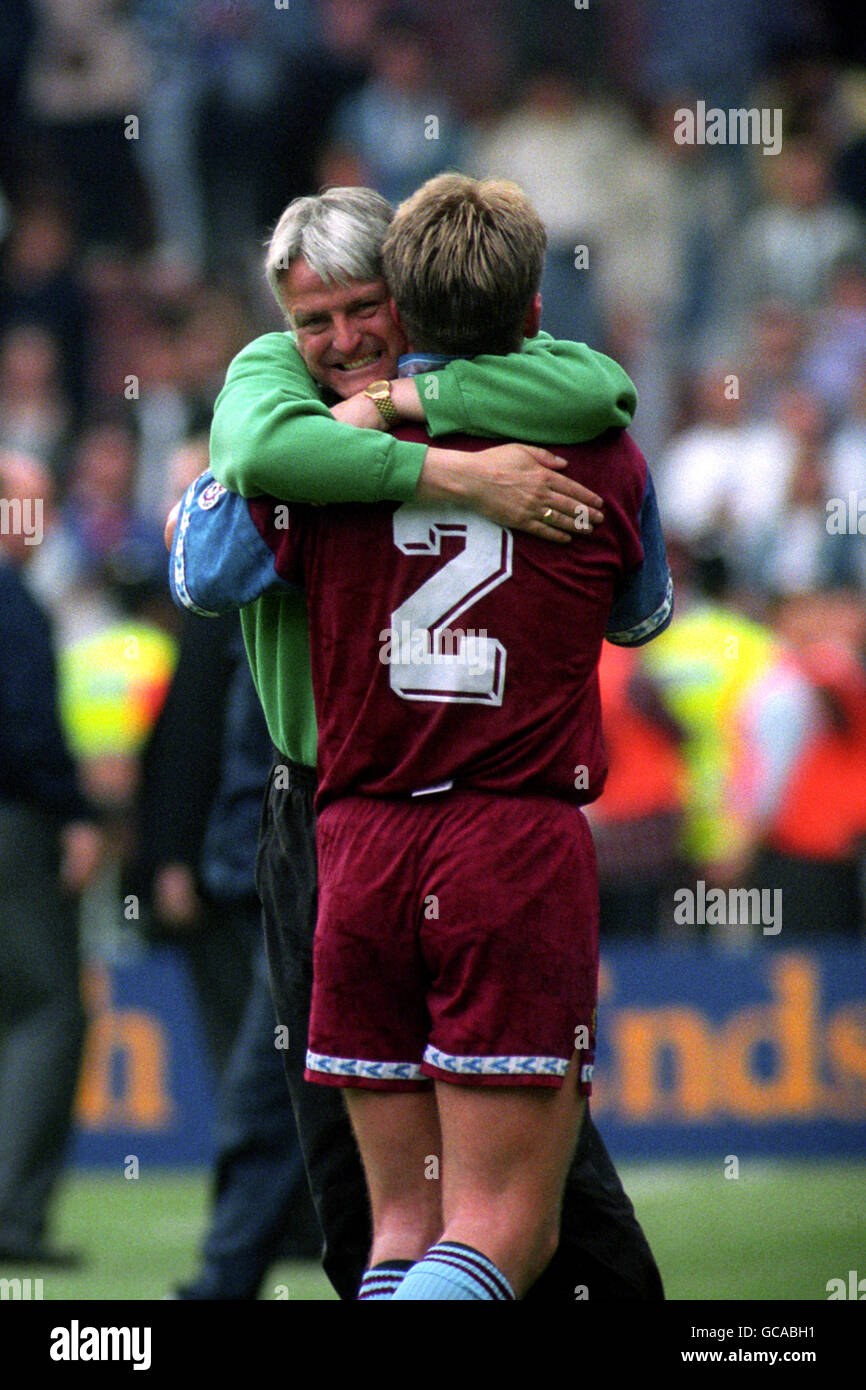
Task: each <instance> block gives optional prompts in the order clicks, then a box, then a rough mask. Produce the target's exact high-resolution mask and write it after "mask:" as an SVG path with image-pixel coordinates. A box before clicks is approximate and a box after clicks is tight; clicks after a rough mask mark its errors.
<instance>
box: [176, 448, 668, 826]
mask: <svg viewBox="0 0 866 1390" xmlns="http://www.w3.org/2000/svg"><path fill="white" fill-rule="evenodd" d="M399 434H400V435H401V437H403V438H404V439H414V440H418V441H419V442H426V441H427V436H426V435H425V434H424V433H423V431H421V430H420V429H415V428H414V427H405V428H403V429H401V430H400V431H399ZM449 443H452V444H453V446H454V447H455V448H462V449H467V450H468V449H480V448H483V447H488V446H489V440H483V441H482V440H470V439H459V438H454V439H453V440H450V441H449ZM558 452H559V453H560V454H561V455H562V456H563V457H565V458H566V459H567V460H568V468H567V473H568V475H569V476H571V477H573V478H575V479H576V480H577V481H579V482H581V483H583V484H585V485H586V486H587V487H590V488H592V489H593V490H594V491H595V492H597V493H598V494H599V495H600V496H601V497H602V498H603V499H604V516H605V519H604V522H603V523H602V525H600V526H598V527H596V528H595V530H593V531H576V534H575V536H574V538H573V539H572V542H571V544H570V545H568V546H558V545H554V544H552V543H550V542H548V541H543V540H539V539H537V538H535V537H533V536H529V535H526V534H524V533H522V532H512V531H509V530H507V529H506V528H504V527H501V526H498V525H496V524H495V523H494V522H492V521H489V520H487V519H485V518H483V517H480V516H478V515H476V514H474V513H470V512H468V511H466V510H464V509H462V508H459V507H456V506H453V505H450V504H434V505H422V504H416V503H414V502H407V503H402V504H398V503H376V504H371V505H358V504H352V505H348V506H336V505H332V506H327V507H308V506H302V505H301V506H296V505H290V504H287V503H281V502H277V501H276V500H275V499H272V498H262V497H259V498H255V499H247V500H245V499H242V498H238V497H236V496H235V495H234V494H232V493H227V492H226V491H225V489H223V488H221V487H220V485H219V484H216V483H214V482H213V480H212V479H209V478H208V475H204V476H203V478H202V479H199V480H198V481H197V483H196V484H194V485H193V487H192V488H191V489H189V490H188V493H187V495H186V497H185V499H184V504H183V507H182V510H181V516H180V521H179V525H178V528H177V533H176V536H175V545H174V549H173V562H172V587H173V591H174V593H175V596H176V598H177V599H178V601H179V602H181V603H184V604H185V605H186V606H187V607H191V608H193V609H195V610H197V611H203V612H211V613H214V612H221V611H225V610H226V608H230V607H235V606H238V604H241V603H245V602H249V601H251V600H252V599H254V598H256V597H258V596H260V595H261V594H262V593H264V592H268V591H271V590H273V589H275V588H276V589H278V588H280V587H283V588H287V587H293V586H302V587H303V589H304V590H305V591H306V595H307V601H308V607H309V614H310V651H311V659H312V673H313V687H314V692H315V698H316V714H317V720H318V725H319V775H320V785H319V797H318V806H319V809H321V808H322V807H323V806H324V805H326V804H327V803H328V802H329V801H332V800H334V799H335V798H337V797H341V796H346V795H354V794H363V795H369V796H423V795H429V794H435V793H436V792H437V791H441V790H445V789H447V788H450V787H456V788H461V787H472V788H475V789H480V790H489V791H496V792H501V793H508V794H519V793H521V792H529V791H532V792H546V793H550V794H553V795H555V796H558V797H565V798H567V799H569V800H572V801H575V802H578V803H585V802H589V801H592V800H594V799H595V797H597V796H598V795H599V793H600V791H601V789H602V786H603V784H604V777H605V773H606V759H605V753H604V747H603V743H602V738H601V710H600V702H599V688H598V677H597V667H598V660H599V654H600V650H601V643H602V641H603V640H604V638H605V636H607V638H608V640H611V641H615V642H619V643H621V644H624V645H638V644H640V643H642V642H644V641H647V640H649V639H650V638H651V637H652V636H654V635H655V634H656V633H657V632H660V631H662V630H663V628H664V627H666V626H667V624H668V622H669V621H670V617H671V612H672V586H671V581H670V575H669V572H668V566H667V561H666V557H665V552H664V544H663V541H662V538H661V528H660V524H659V519H658V513H657V509H656V503H655V494H654V491H653V486H652V481H651V478H650V476H649V473H648V470H647V466H646V463H645V461H644V459H643V456H642V454H641V453H640V451H639V449H638V448H637V446H636V445H635V444H634V442H633V441H632V440H631V439H630V437H629V436H628V435H627V434H626V433H625V432H622V431H610V432H608V434H606V435H603V436H601V437H600V438H599V439H597V440H595V441H592V442H591V443H587V444H581V445H575V446H572V447H569V448H566V449H562V448H561V449H559V450H558Z"/></svg>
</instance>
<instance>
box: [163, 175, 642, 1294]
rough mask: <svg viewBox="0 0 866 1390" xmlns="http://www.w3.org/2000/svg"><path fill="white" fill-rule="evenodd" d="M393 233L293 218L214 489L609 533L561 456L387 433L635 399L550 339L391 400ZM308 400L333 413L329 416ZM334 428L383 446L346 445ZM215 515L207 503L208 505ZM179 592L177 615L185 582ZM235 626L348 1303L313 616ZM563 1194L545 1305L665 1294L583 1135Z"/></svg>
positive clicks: (615, 1183) (422, 381) (280, 1006)
mask: <svg viewBox="0 0 866 1390" xmlns="http://www.w3.org/2000/svg"><path fill="white" fill-rule="evenodd" d="M390 218H391V212H390V209H389V208H388V207H387V205H386V204H383V203H382V201H381V200H380V199H378V198H377V197H376V195H374V194H370V193H368V192H366V191H365V190H332V191H331V192H330V193H327V194H325V195H323V196H322V197H321V198H318V199H302V200H299V201H298V202H297V203H295V204H292V205H291V206H290V208H289V209H287V211H286V213H285V214H284V216H283V218H282V219H281V221H280V224H279V225H278V227H277V229H276V231H275V233H274V237H273V238H272V242H271V246H270V249H269V253H268V260H267V269H268V275H269V279H270V282H271V285H272V288H273V289H274V291H275V293H276V294H277V297H278V299H279V300H280V302H281V303H282V304H283V306H284V307H285V309H286V310H287V312H288V313H289V316H290V323H291V324H292V326H293V328H294V330H295V338H294V341H292V340H291V339H287V338H286V335H281V334H273V335H266V337H265V338H263V339H259V340H258V341H257V343H254V344H252V345H251V346H250V347H249V348H247V349H245V350H244V352H243V353H241V354H240V356H239V357H238V358H237V359H236V360H235V362H234V363H233V364H232V367H231V368H230V370H229V375H228V378H227V381H226V386H225V388H224V390H223V392H222V394H221V396H220V398H219V400H218V402H217V407H216V412H215V419H214V428H213V434H212V465H213V470H214V473H215V475H216V476H217V478H218V479H219V480H220V481H221V482H222V483H224V484H227V485H228V486H230V487H233V488H234V489H236V490H237V491H240V492H242V493H245V494H247V495H251V494H253V495H254V494H255V493H257V492H267V493H271V494H273V495H275V496H276V497H281V498H284V499H286V500H287V501H311V502H317V503H323V502H338V501H360V502H372V501H380V500H387V499H391V500H394V501H408V500H410V499H415V500H426V501H438V500H446V499H453V500H461V501H463V502H464V504H467V505H469V506H471V507H474V508H475V509H476V510H478V511H480V512H483V513H485V514H486V515H488V516H489V517H491V518H492V519H493V520H495V521H498V522H499V523H500V524H504V525H508V526H511V527H517V528H522V529H525V530H527V531H529V532H530V533H532V534H535V535H536V536H539V537H542V538H546V539H548V540H550V541H560V542H562V543H566V542H567V541H568V539H569V537H573V536H574V534H575V523H576V522H577V523H578V525H584V524H586V523H587V522H589V523H590V524H593V523H595V522H597V521H599V520H600V519H601V516H600V512H599V510H598V509H599V506H600V499H599V498H598V496H597V495H596V494H593V493H591V492H587V491H586V490H583V489H580V488H579V486H578V485H577V484H575V483H574V482H572V481H571V480H569V479H566V478H563V477H561V476H560V475H559V473H558V472H556V471H553V468H551V469H548V468H546V467H544V466H543V465H544V464H545V463H547V464H551V465H553V466H554V468H555V467H556V466H557V461H556V460H555V459H554V458H553V456H551V455H548V454H545V453H541V452H539V451H535V450H531V449H523V448H522V446H504V447H503V446H500V447H499V448H495V449H491V450H487V451H482V452H481V453H477V452H470V451H459V452H456V453H454V452H452V453H451V455H450V456H449V453H448V451H442V450H440V449H438V448H436V447H435V446H434V447H428V446H427V445H426V444H416V443H407V442H404V441H401V440H397V439H393V438H392V437H391V436H390V435H389V434H388V433H387V432H386V431H387V429H388V427H390V426H391V425H392V424H393V423H395V422H396V421H397V420H398V419H401V418H407V419H411V418H415V419H420V418H422V417H423V414H424V410H423V409H422V405H423V407H424V408H425V409H426V424H427V429H428V432H429V433H430V434H431V435H435V434H443V433H450V432H453V431H455V430H467V431H472V432H473V433H475V434H477V433H482V432H483V433H490V434H498V435H500V436H506V437H514V436H522V437H524V438H533V439H537V440H541V441H548V442H552V441H554V440H561V441H566V442H576V441H579V440H584V439H588V438H592V437H595V436H596V435H598V434H600V433H601V432H603V431H604V430H605V429H607V428H608V427H610V426H613V425H620V426H622V425H625V424H627V423H628V422H629V420H630V417H631V410H632V408H633V404H634V397H633V393H632V390H631V387H630V383H628V380H627V378H625V377H624V375H623V374H622V373H621V371H620V369H619V368H618V367H616V365H615V364H613V363H611V362H610V361H609V359H606V358H603V357H601V356H600V355H599V354H594V353H591V352H590V351H589V350H588V349H586V348H584V347H579V346H577V345H573V344H553V343H551V341H550V340H549V339H545V338H544V337H543V336H541V337H539V338H537V339H529V340H527V341H526V342H525V343H524V344H523V345H522V351H519V352H515V353H513V354H511V355H509V356H506V357H499V358H496V359H492V358H490V359H483V360H479V361H475V362H473V361H460V362H454V363H451V364H450V365H448V366H447V367H445V368H444V370H441V371H437V372H435V373H425V374H424V375H422V376H420V377H416V378H415V379H414V380H407V381H401V382H399V383H394V382H392V383H390V385H388V384H387V381H388V379H389V378H390V377H391V376H392V375H393V373H394V371H395V367H396V357H397V354H399V352H400V351H401V350H402V348H403V346H404V340H403V338H402V335H401V334H400V331H399V329H398V328H397V326H396V324H395V322H394V320H393V318H392V317H391V315H390V311H389V308H388V297H387V289H386V287H385V284H384V281H383V279H382V270H381V244H382V240H383V238H384V235H385V232H386V231H387V227H388V224H389V222H390ZM317 388H324V390H325V391H326V392H329V393H330V395H331V397H333V396H337V397H339V398H340V400H339V402H338V403H335V404H333V405H332V407H331V409H330V412H329V408H328V406H327V404H325V402H324V401H323V400H322V399H321V396H320V395H319V394H318V393H317ZM365 392H366V394H364V393H365ZM329 413H330V415H331V416H334V417H336V418H337V420H338V421H340V420H343V421H352V422H354V423H358V424H366V425H369V426H371V427H373V429H375V430H376V432H375V433H373V432H371V431H357V432H350V431H349V430H347V429H345V428H340V426H339V425H338V424H335V423H334V420H333V419H329V418H328V416H329ZM217 500H218V494H214V493H213V492H211V493H210V495H209V496H207V497H203V498H202V499H201V505H204V506H210V505H212V504H213V503H215V502H216V501H217ZM581 539H582V538H581V537H579V536H578V537H576V543H577V544H580V543H581ZM176 578H177V579H178V580H179V582H178V583H177V589H178V592H179V593H180V594H181V596H182V597H183V590H184V584H183V575H182V572H181V573H180V574H179V576H178V575H176ZM187 598H188V599H189V595H187ZM190 601H191V600H190ZM243 622H244V630H245V636H246V640H247V647H248V652H249V655H250V659H251V664H252V667H253V671H254V675H255V678H256V683H257V686H258V689H259V693H260V695H261V697H262V701H263V704H264V707H265V712H266V715H267V717H268V722H269V726H270V729H271V735H272V737H273V739H274V741H275V743H276V745H277V747H278V749H279V750H280V752H281V753H282V754H283V756H284V757H285V759H286V763H285V764H278V766H277V768H276V769H275V770H274V773H273V774H272V777H271V782H270V787H269V792H268V797H267V801H266V806H265V812H264V818H263V825H262V840H261V846H260V855H259V887H260V891H261V894H262V898H263V903H264V907H265V923H266V932H267V937H268V949H269V955H270V960H271V968H272V979H273V984H274V993H275V1000H276V1005H277V1016H278V1018H279V1020H280V1022H282V1023H285V1024H287V1025H288V1027H289V1033H290V1048H289V1051H288V1054H287V1056H286V1066H287V1072H288V1076H289V1084H290V1089H291V1091H292V1097H293V1102H294V1105H295V1109H296V1114H297V1117H298V1124H299V1130H300V1134H301V1139H302V1143H303V1145H304V1148H305V1154H306V1158H307V1164H308V1170H309V1173H310V1179H311V1185H312V1188H313V1192H314V1197H315V1199H316V1204H317V1209H318V1211H319V1215H320V1218H321V1221H322V1224H323V1227H324V1230H325V1233H326V1237H327V1251H326V1260H325V1267H326V1269H327V1271H328V1273H329V1276H330V1277H331V1279H332V1282H333V1283H334V1284H335V1287H336V1288H337V1289H338V1291H339V1292H340V1293H341V1294H342V1295H343V1296H344V1297H352V1296H354V1293H355V1290H356V1288H357V1286H358V1282H359V1279H360V1276H361V1273H362V1271H363V1268H364V1265H365V1262H366V1256H367V1252H368V1248H369V1240H370V1229H369V1216H368V1208H367V1200H366V1192H365V1186H364V1179H363V1174H362V1171H361V1168H360V1164H359V1163H358V1160H357V1155H356V1153H355V1150H354V1145H353V1143H352V1139H351V1135H350V1133H349V1130H348V1125H347V1122H346V1119H345V1114H344V1111H343V1107H342V1104H341V1103H340V1101H339V1098H337V1097H335V1096H334V1094H333V1092H332V1091H328V1090H317V1089H316V1088H315V1087H313V1086H311V1085H309V1084H308V1083H306V1082H305V1081H304V1080H303V1068H304V1053H305V1047H306V1038H307V1017H308V1009H309V996H310V988H311V978H312V967H311V941H312V932H313V925H314V921H315V865H316V856H315V841H314V827H313V813H312V797H313V792H314V789H315V774H314V772H313V766H314V764H315V761H316V749H317V731H316V724H315V716H314V713H313V707H312V698H311V689H310V680H309V654H308V645H307V627H306V612H305V609H304V605H303V602H302V601H301V600H300V599H299V598H298V597H297V596H292V595H287V596H284V597H277V596H274V595H266V596H264V597H262V598H259V599H258V600H257V601H256V602H255V603H254V604H252V605H251V606H250V607H248V608H246V609H245V610H244V613H243ZM568 1191H569V1195H568V1198H567V1206H566V1211H567V1214H568V1213H570V1221H569V1230H571V1231H573V1233H574V1236H573V1239H572V1238H571V1237H569V1239H568V1240H566V1241H564V1242H563V1243H562V1245H561V1248H560V1255H559V1256H558V1260H559V1263H560V1265H561V1269H560V1275H561V1277H560V1278H559V1279H558V1281H557V1278H556V1275H555V1272H554V1271H553V1270H551V1271H549V1273H548V1275H547V1276H545V1278H543V1279H542V1281H540V1283H539V1285H538V1286H537V1287H538V1290H539V1294H540V1295H541V1296H545V1294H546V1296H548V1297H550V1296H563V1297H566V1298H568V1299H569V1300H571V1299H573V1297H574V1287H575V1285H576V1284H579V1283H584V1284H586V1283H589V1284H591V1286H592V1288H593V1290H594V1296H597V1297H632V1298H634V1297H658V1296H660V1293H661V1286H660V1281H659V1279H658V1273H657V1271H656V1269H655V1265H654V1263H653V1261H652V1257H651V1255H650V1253H649V1250H648V1248H647V1246H646V1243H645V1241H644V1239H643V1236H642V1233H641V1231H640V1228H639V1227H638V1226H637V1223H636V1222H635V1220H634V1215H633V1212H632V1209H631V1206H630V1203H629V1202H628V1199H627V1198H626V1197H625V1194H624V1193H623V1192H622V1188H621V1185H620V1184H619V1180H618V1178H617V1177H616V1174H615V1172H614V1170H613V1168H612V1165H611V1164H610V1160H609V1158H608V1157H607V1154H606V1153H605V1151H604V1148H603V1146H602V1145H601V1141H600V1140H599V1139H598V1136H597V1134H596V1133H595V1131H594V1130H593V1129H592V1127H591V1126H590V1125H589V1124H588V1123H587V1124H586V1125H585V1126H584V1132H583V1136H582V1140H581V1146H580V1151H579V1154H578V1156H577V1158H576V1160H575V1165H574V1167H573V1170H572V1173H571V1175H570V1177H569V1184H568Z"/></svg>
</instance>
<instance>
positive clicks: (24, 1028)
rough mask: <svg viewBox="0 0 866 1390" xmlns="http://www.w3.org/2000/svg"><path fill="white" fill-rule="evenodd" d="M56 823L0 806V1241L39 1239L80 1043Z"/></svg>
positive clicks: (70, 906) (73, 932)
mask: <svg viewBox="0 0 866 1390" xmlns="http://www.w3.org/2000/svg"><path fill="white" fill-rule="evenodd" d="M58 868H59V855H58V845H57V828H56V826H55V825H54V823H53V821H52V820H51V819H50V818H49V817H48V816H46V815H44V814H43V813H42V812H41V811H38V810H35V809H33V808H31V807H28V806H24V805H2V806H0V1245H2V1246H5V1247H7V1248H19V1247H22V1246H32V1245H35V1244H39V1243H41V1241H42V1239H43V1236H44V1234H45V1227H46V1222H47V1218H48V1209H49V1203H50V1199H51V1197H52V1195H53V1193H54V1189H55V1186H56V1184H57V1180H58V1178H59V1176H60V1171H61V1168H62V1165H63V1159H64V1156H65V1152H66V1144H67V1140H68V1138H69V1133H70V1128H71V1124H72V1107H73V1101H74V1099H75V1090H76V1085H77V1082H78V1071H79V1066H80V1063H81V1051H82V1046H83V1042H84V1010H83V1008H82V1004H81V997H80V992H79V960H78V918H77V909H76V905H75V903H74V902H73V900H72V899H70V898H69V897H67V896H66V895H65V894H63V893H62V891H61V889H60V884H59V880H58Z"/></svg>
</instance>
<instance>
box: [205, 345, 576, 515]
mask: <svg viewBox="0 0 866 1390" xmlns="http://www.w3.org/2000/svg"><path fill="white" fill-rule="evenodd" d="M373 409H375V407H373ZM335 413H336V410H335ZM351 430H352V427H351V425H349V424H346V423H343V422H342V421H340V420H339V419H336V420H335V419H334V416H333V415H332V413H331V411H329V410H328V408H327V406H325V404H324V403H323V402H322V400H321V399H320V398H319V396H318V388H317V386H316V383H315V381H314V380H313V378H312V377H311V376H310V374H309V372H308V371H307V368H306V366H305V365H304V362H303V359H302V358H301V356H300V354H299V353H298V351H297V349H296V348H295V346H294V343H293V342H292V339H291V337H290V335H288V334H285V333H267V334H265V335H264V336H263V337H261V338H257V339H256V340H255V342H253V343H250V344H249V345H248V346H247V347H246V348H244V349H243V351H242V352H240V353H239V354H238V356H237V357H236V358H235V359H234V361H233V362H232V363H231V366H230V367H229V370H228V374H227V376H226V381H225V385H224V386H223V389H222V391H221V392H220V394H219V396H218V398H217V401H216V405H215V407H214V419H213V425H212V428H211V443H210V451H211V452H210V461H211V468H212V470H213V473H214V476H215V477H216V478H217V479H218V480H219V482H221V483H223V484H224V485H225V486H226V487H229V488H231V489H232V490H233V491H235V492H239V493H241V494H242V495H243V496H247V497H252V496H256V495H259V494H269V495H273V496H275V497H279V498H282V499H285V500H286V501H295V502H316V503H327V502H378V501H383V500H393V501H398V502H405V501H410V500H417V501H441V500H447V501H455V502H460V503H462V504H463V505H465V506H468V507H471V508H473V509H474V510H477V511H479V512H481V513H482V514H484V515H486V516H489V517H491V518H492V519H493V520H495V521H497V522H498V523H499V524H500V525H504V526H514V527H516V528H518V529H520V530H525V531H529V532H530V533H531V534H533V535H537V536H542V537H544V538H545V539H548V540H556V541H560V542H562V543H567V541H568V540H569V539H570V538H571V535H572V534H573V532H574V529H575V526H574V522H575V517H576V515H577V516H579V519H580V521H581V528H578V529H585V523H586V520H587V518H588V519H589V521H590V522H591V523H596V522H598V521H600V520H601V513H600V505H601V504H600V499H599V498H598V497H596V496H595V494H592V493H588V492H587V489H585V488H582V487H581V486H580V484H578V483H574V482H572V481H571V479H568V478H564V477H561V476H560V475H559V472H558V471H557V470H559V469H561V468H563V467H564V463H563V461H562V460H560V459H557V458H556V457H555V456H554V455H553V454H550V453H549V452H547V451H546V450H544V449H541V448H539V447H537V446H529V445H522V444H503V445H499V446H498V447H496V448H493V449H490V450H482V451H481V452H479V453H468V452H464V451H459V450H446V449H441V448H439V447H437V446H430V447H428V446H426V445H424V444H415V443H410V442H406V441H403V440H398V439H395V438H393V436H392V435H390V434H389V433H387V432H385V431H383V430H380V429H371V430H365V431H363V432H357V431H352V432H350V431H351ZM507 433H510V434H512V436H513V435H514V433H515V432H514V431H508V432H507ZM575 508H578V509H579V511H578V513H577V514H576V512H575Z"/></svg>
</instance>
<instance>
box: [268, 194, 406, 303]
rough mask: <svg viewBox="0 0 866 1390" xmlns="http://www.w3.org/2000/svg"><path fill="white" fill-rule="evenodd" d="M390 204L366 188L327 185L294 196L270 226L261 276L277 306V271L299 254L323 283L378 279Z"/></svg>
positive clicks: (388, 221)
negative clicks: (313, 193) (313, 192)
mask: <svg viewBox="0 0 866 1390" xmlns="http://www.w3.org/2000/svg"><path fill="white" fill-rule="evenodd" d="M393 216H394V210H393V208H392V207H391V205H390V203H386V201H385V199H384V198H383V197H381V195H380V194H378V193H374V192H373V190H372V189H371V188H329V189H326V191H325V192H324V193H320V194H318V195H317V196H316V197H309V198H295V199H294V201H293V202H291V203H289V206H288V207H287V208H286V209H285V211H284V212H283V214H282V216H281V217H280V220H279V222H278V223H277V225H276V227H275V228H274V232H273V235H272V237H271V240H270V243H269V245H268V251H267V255H266V256H265V276H266V277H267V281H268V284H269V285H270V287H271V291H272V293H273V295H274V298H275V299H276V301H277V303H278V304H279V305H280V308H281V309H282V308H284V305H283V303H282V300H281V299H280V285H279V282H280V277H281V276H282V275H284V274H285V272H286V271H287V270H288V269H289V267H290V266H291V265H292V263H293V262H294V261H297V260H299V259H301V258H303V259H304V260H305V261H306V262H307V265H308V266H309V267H310V269H311V270H314V271H315V272H316V274H317V275H318V276H319V278H320V279H321V280H324V282H325V284H326V285H328V284H332V283H334V282H335V281H336V282H338V283H340V284H346V283H347V282H348V281H349V280H378V279H380V277H381V276H382V242H383V241H384V240H385V233H386V232H387V230H388V228H389V226H390V225H391V219H392V218H393Z"/></svg>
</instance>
